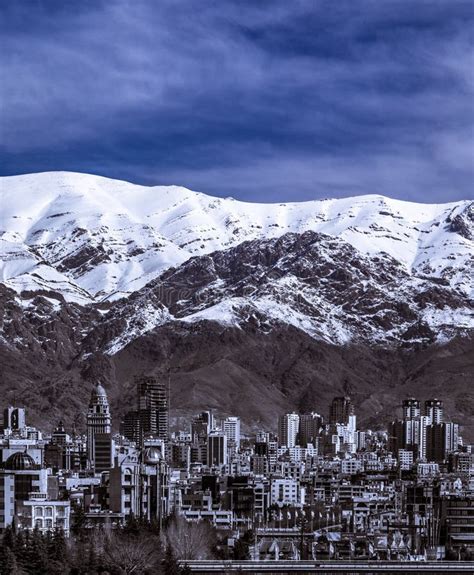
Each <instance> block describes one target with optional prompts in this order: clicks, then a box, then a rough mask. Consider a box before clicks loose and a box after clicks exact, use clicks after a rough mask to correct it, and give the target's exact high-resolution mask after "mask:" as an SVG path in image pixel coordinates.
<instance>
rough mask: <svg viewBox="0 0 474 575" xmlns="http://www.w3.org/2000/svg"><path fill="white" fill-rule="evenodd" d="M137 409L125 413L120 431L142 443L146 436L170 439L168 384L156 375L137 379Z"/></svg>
mask: <svg viewBox="0 0 474 575" xmlns="http://www.w3.org/2000/svg"><path fill="white" fill-rule="evenodd" d="M136 383H137V409H136V410H133V411H129V412H128V413H126V414H125V416H124V418H123V419H122V422H121V424H120V432H121V434H122V435H123V436H124V437H126V438H127V439H128V440H130V441H134V442H135V443H136V444H137V445H142V444H143V440H144V438H145V437H147V436H148V437H157V438H159V439H168V436H169V397H168V389H167V385H166V384H165V383H164V382H162V381H159V380H158V379H157V378H156V377H152V376H143V377H140V378H139V379H137V382H136Z"/></svg>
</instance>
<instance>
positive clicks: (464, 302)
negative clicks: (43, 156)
mask: <svg viewBox="0 0 474 575" xmlns="http://www.w3.org/2000/svg"><path fill="white" fill-rule="evenodd" d="M0 207H1V210H0V211H1V224H0V246H1V248H0V249H1V268H0V271H1V276H0V277H1V281H0V364H1V365H2V373H1V378H0V396H2V397H4V398H6V402H17V401H20V402H21V403H23V404H25V405H26V406H27V407H28V409H29V411H30V415H31V417H32V420H33V421H37V422H39V421H40V420H41V421H42V423H44V422H45V421H47V422H49V423H50V424H53V423H55V419H56V418H57V417H59V416H62V417H63V418H64V419H65V421H66V422H67V423H68V424H71V423H72V422H73V421H74V420H75V419H76V418H77V416H78V414H81V413H85V410H86V406H87V402H88V398H89V393H90V388H91V386H92V385H93V383H95V382H96V381H97V380H98V379H101V380H103V381H104V382H105V385H106V386H107V388H108V391H109V394H110V397H111V399H112V405H113V409H114V415H115V417H116V423H117V421H118V419H119V418H120V416H121V415H122V414H123V412H124V411H125V410H126V409H128V408H129V406H130V405H131V403H132V401H133V397H134V378H135V377H136V376H139V375H142V374H145V373H156V374H157V375H159V376H161V377H168V376H167V373H168V370H170V375H171V385H172V408H173V413H175V414H177V415H189V414H190V413H191V412H194V411H196V410H198V409H201V408H207V407H212V408H214V409H216V410H217V411H219V412H220V413H222V414H229V413H234V414H236V415H240V416H241V417H242V418H243V419H244V422H245V423H246V424H247V425H248V426H252V425H257V424H258V423H259V422H260V423H262V424H264V425H266V426H270V427H272V426H273V425H274V424H275V422H276V417H277V415H278V413H280V412H281V411H283V410H287V409H302V410H307V409H314V410H316V411H321V412H322V413H325V412H326V411H327V407H328V402H329V401H330V399H331V397H332V396H333V395H335V394H340V393H350V394H351V395H352V396H353V397H354V400H355V403H356V406H357V409H358V412H359V414H360V415H361V417H362V421H363V422H364V423H367V424H370V425H376V426H380V424H381V422H383V421H384V420H386V419H387V418H390V417H393V413H394V409H395V407H396V405H398V404H399V402H400V400H401V399H402V398H403V397H406V395H407V394H414V393H415V394H417V395H419V396H420V399H424V398H426V397H429V396H433V395H438V396H441V397H442V398H443V399H444V400H445V402H446V406H447V412H448V415H449V416H451V417H454V418H455V419H457V420H458V421H460V422H463V421H464V422H465V423H466V425H468V424H469V422H473V421H474V391H473V389H472V381H473V380H474V315H473V314H474V305H473V300H472V292H473V280H474V274H473V273H472V271H473V269H472V268H473V258H474V243H473V238H474V204H473V203H472V202H471V203H470V202H457V203H455V204H446V205H438V206H436V205H434V206H431V205H421V204H411V203H407V202H399V201H395V200H390V199H388V198H383V197H381V196H363V197H357V198H346V199H341V200H321V201H313V202H304V203H298V204H296V203H295V204H278V205H271V204H269V205H262V204H248V203H244V202H237V201H235V200H232V199H219V198H211V197H208V196H205V195H204V194H199V193H195V192H191V191H189V190H186V189H184V188H178V187H156V188H147V187H142V186H135V185H133V184H129V183H126V182H117V181H114V180H108V179H105V178H99V177H96V176H88V175H82V174H71V173H53V174H48V173H46V174H32V175H28V176H17V177H12V178H3V179H2V180H1V181H0ZM78 423H79V424H80V421H78ZM466 437H467V438H474V428H473V427H472V423H471V427H466Z"/></svg>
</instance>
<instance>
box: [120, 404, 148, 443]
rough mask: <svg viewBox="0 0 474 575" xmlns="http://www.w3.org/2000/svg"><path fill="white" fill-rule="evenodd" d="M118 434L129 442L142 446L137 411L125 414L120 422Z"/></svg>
mask: <svg viewBox="0 0 474 575" xmlns="http://www.w3.org/2000/svg"><path fill="white" fill-rule="evenodd" d="M120 433H121V435H123V436H124V437H126V438H127V439H128V440H129V441H133V442H135V443H136V444H137V445H142V442H143V433H142V426H141V425H140V414H139V412H138V410H134V411H129V412H127V413H126V414H125V415H124V417H123V419H122V421H121V422H120Z"/></svg>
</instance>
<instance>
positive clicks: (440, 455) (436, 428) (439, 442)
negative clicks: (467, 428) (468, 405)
mask: <svg viewBox="0 0 474 575" xmlns="http://www.w3.org/2000/svg"><path fill="white" fill-rule="evenodd" d="M458 442H459V426H458V424H457V423H435V424H433V425H430V426H428V428H427V459H428V461H438V462H443V461H445V460H447V458H448V455H449V454H450V453H453V452H454V451H456V450H457V449H458Z"/></svg>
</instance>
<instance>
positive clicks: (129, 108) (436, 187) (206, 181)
mask: <svg viewBox="0 0 474 575" xmlns="http://www.w3.org/2000/svg"><path fill="white" fill-rule="evenodd" d="M0 22H1V24H0V34H1V37H2V41H1V49H0V59H1V66H2V69H1V83H0V93H1V98H2V107H1V110H0V114H1V117H0V120H1V148H0V151H1V157H2V163H1V173H2V174H3V175H5V174H16V173H25V172H36V171H45V170H73V171H82V172H90V173H96V174H102V175H106V176H110V177H114V178H122V179H127V180H130V181H133V182H137V183H145V184H181V185H185V186H187V187H189V188H192V189H195V190H199V191H203V192H207V193H211V194H215V195H222V196H228V195H232V196H234V197H238V198H241V199H247V200H259V201H280V200H282V201H284V200H302V199H310V198H316V197H330V196H345V195H354V194H361V193H382V194H386V195H388V196H392V197H398V198H403V199H412V200H418V201H425V202H436V201H439V202H442V201H450V200H457V199H463V198H473V197H474V192H473V186H472V183H473V181H474V134H473V130H474V128H473V120H474V97H473V96H474V61H473V30H474V27H473V24H474V4H473V3H472V2H471V1H469V2H461V1H456V0H444V1H424V0H410V1H408V0H397V1H390V0H360V1H358V0H350V1H347V2H346V1H344V0H338V1H334V0H331V1H328V2H325V1H317V0H313V1H310V0H307V1H298V0H291V1H289V0H281V1H278V0H275V1H272V2H265V1H262V0H260V1H256V0H249V1H248V2H245V1H243V0H239V1H235V2H232V1H224V0H215V1H213V2H211V1H207V0H189V1H186V0H160V1H154V0H149V1H145V0H129V1H126V0H107V1H103V2H102V1H100V0H91V1H85V0H82V1H81V2H78V1H77V0H73V1H67V0H18V1H7V2H2V3H1V4H0Z"/></svg>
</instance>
